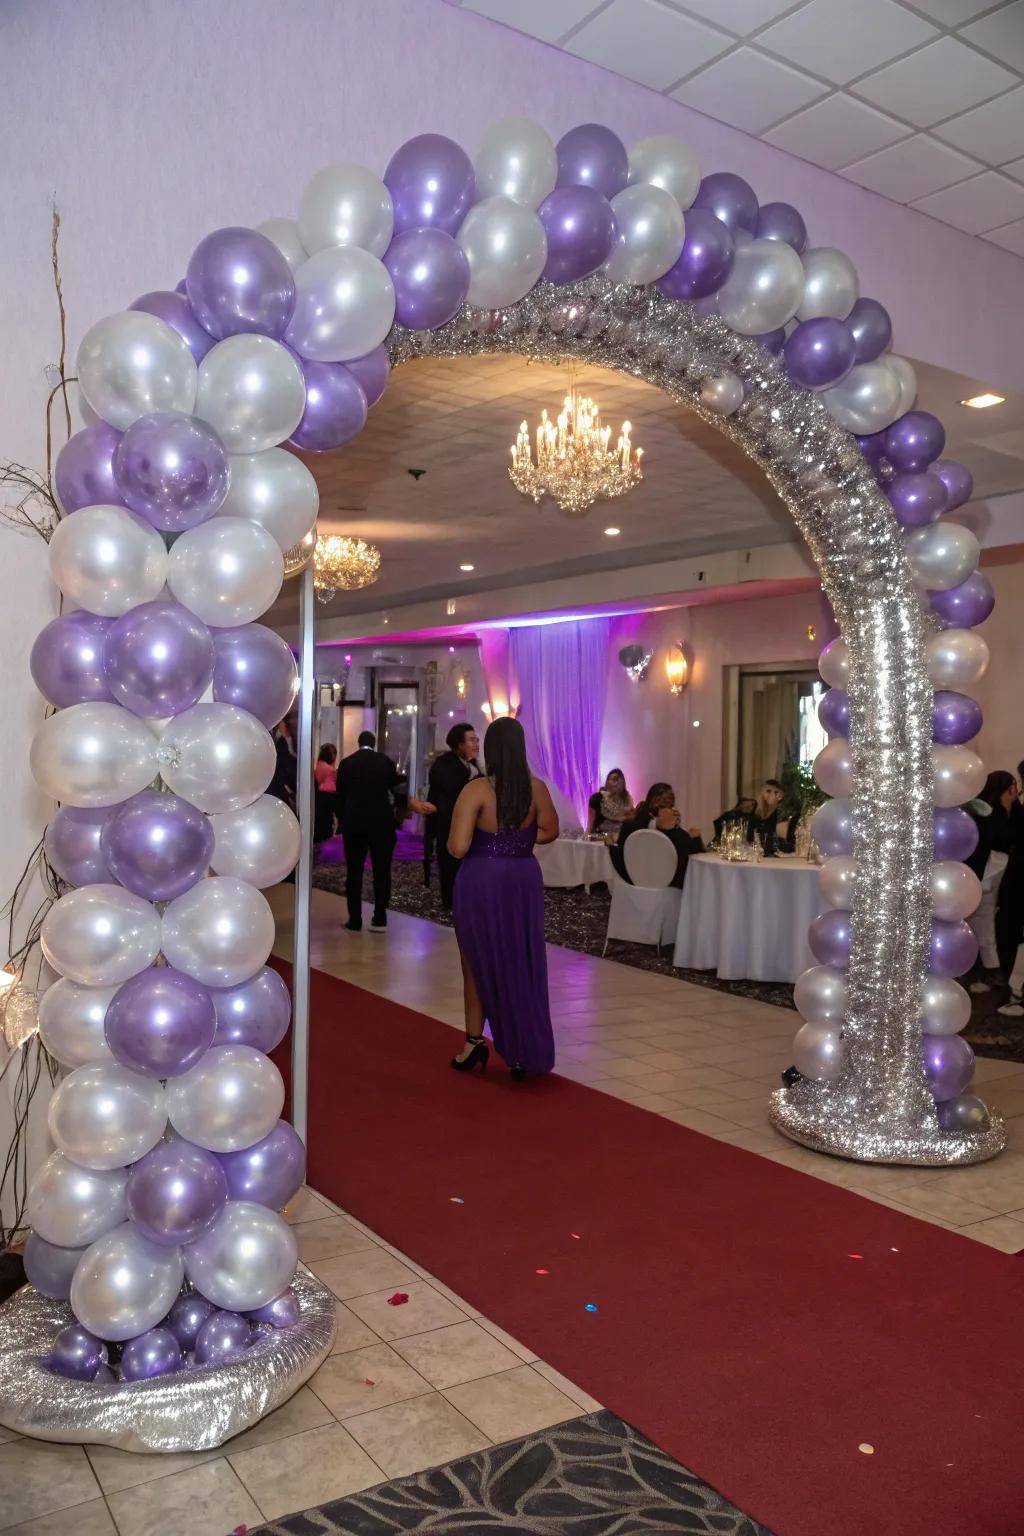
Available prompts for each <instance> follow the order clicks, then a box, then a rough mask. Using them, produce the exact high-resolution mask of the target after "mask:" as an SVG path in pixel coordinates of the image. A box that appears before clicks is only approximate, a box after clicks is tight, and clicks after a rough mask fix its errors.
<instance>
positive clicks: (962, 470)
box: [932, 459, 974, 512]
mask: <svg viewBox="0 0 1024 1536" xmlns="http://www.w3.org/2000/svg"><path fill="white" fill-rule="evenodd" d="M932 473H933V474H935V475H938V477H939V479H940V480H941V481H942V483H943V485H944V486H945V487H946V498H947V499H946V511H947V512H953V511H955V510H956V508H957V507H962V506H964V505H966V503H967V502H969V501H970V499H971V497H972V496H973V495H974V476H973V475H972V474H971V472H970V470H969V469H968V468H967V465H966V464H959V463H958V462H957V461H956V459H938V460H936V462H935V463H934V464H933V465H932Z"/></svg>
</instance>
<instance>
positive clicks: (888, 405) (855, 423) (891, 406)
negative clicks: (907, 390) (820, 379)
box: [821, 360, 900, 436]
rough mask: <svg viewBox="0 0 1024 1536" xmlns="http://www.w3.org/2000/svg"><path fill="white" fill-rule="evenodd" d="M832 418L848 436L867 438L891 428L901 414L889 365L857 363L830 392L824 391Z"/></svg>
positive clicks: (894, 378) (823, 396) (898, 397)
mask: <svg viewBox="0 0 1024 1536" xmlns="http://www.w3.org/2000/svg"><path fill="white" fill-rule="evenodd" d="M821 398H822V399H823V400H824V402H825V404H826V406H827V407H828V411H829V414H830V416H831V417H832V419H833V420H834V421H837V422H838V423H839V425H840V426H841V427H845V428H846V430H847V432H856V433H858V434H859V435H860V436H868V435H870V434H871V433H872V432H881V430H882V429H883V427H889V426H891V425H892V423H893V422H894V421H895V420H896V418H897V416H898V415H899V414H900V386H899V383H898V381H897V378H896V375H895V374H894V373H893V371H892V369H891V368H890V367H889V365H888V362H887V361H884V360H883V361H879V362H876V363H857V364H856V365H855V366H854V367H853V368H851V369H850V372H849V373H848V374H847V375H846V378H845V379H843V381H842V383H841V384H834V385H833V386H832V388H831V389H823V390H822V391H821Z"/></svg>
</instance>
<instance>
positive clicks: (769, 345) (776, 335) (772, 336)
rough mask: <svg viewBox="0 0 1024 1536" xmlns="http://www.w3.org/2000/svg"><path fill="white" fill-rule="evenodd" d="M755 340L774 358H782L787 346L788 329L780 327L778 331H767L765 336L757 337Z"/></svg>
mask: <svg viewBox="0 0 1024 1536" xmlns="http://www.w3.org/2000/svg"><path fill="white" fill-rule="evenodd" d="M753 339H754V341H756V342H757V344H758V346H759V347H764V349H765V351H766V352H770V353H771V354H772V356H773V357H781V356H782V352H783V348H784V347H785V345H786V327H785V326H784V325H780V326H779V328H778V330H777V331H765V333H764V335H763V336H755V337H754V338H753Z"/></svg>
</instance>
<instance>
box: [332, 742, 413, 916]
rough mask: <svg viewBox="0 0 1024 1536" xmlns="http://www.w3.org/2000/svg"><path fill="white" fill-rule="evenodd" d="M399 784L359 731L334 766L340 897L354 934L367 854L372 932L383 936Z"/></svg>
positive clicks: (388, 763)
mask: <svg viewBox="0 0 1024 1536" xmlns="http://www.w3.org/2000/svg"><path fill="white" fill-rule="evenodd" d="M402 787H403V780H402V779H401V777H400V775H399V772H398V769H397V767H396V766H395V764H394V763H393V762H392V761H391V759H390V757H387V756H385V754H384V753H383V752H378V751H377V738H376V736H374V734H373V732H372V731H363V732H362V733H361V735H360V737H359V746H358V748H357V749H356V751H355V752H353V753H351V754H350V755H349V756H348V757H345V758H342V760H341V762H340V763H339V764H338V784H337V789H336V791H335V812H336V815H337V817H338V821H339V823H340V825H341V835H342V838H343V839H344V843H345V897H346V899H347V901H348V922H347V923H346V924H345V927H346V928H347V929H348V930H349V931H350V932H351V933H357V932H358V931H359V929H360V928H362V926H363V905H362V890H363V870H364V868H365V867H366V855H367V854H369V855H370V864H371V866H372V868H373V919H372V921H371V923H370V932H371V933H383V932H384V930H385V929H386V928H387V923H388V903H389V902H390V900H391V859H392V856H393V854H394V851H395V837H396V834H395V800H396V799H401V792H402Z"/></svg>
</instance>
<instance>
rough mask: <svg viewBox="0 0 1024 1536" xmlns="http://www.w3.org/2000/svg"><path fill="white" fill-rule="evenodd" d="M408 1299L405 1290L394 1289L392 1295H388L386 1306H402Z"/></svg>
mask: <svg viewBox="0 0 1024 1536" xmlns="http://www.w3.org/2000/svg"><path fill="white" fill-rule="evenodd" d="M408 1300H409V1297H408V1295H407V1294H406V1292H405V1291H396V1292H395V1294H394V1295H393V1296H389V1297H388V1306H389V1307H404V1306H405V1303H406V1302H407V1301H408Z"/></svg>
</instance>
